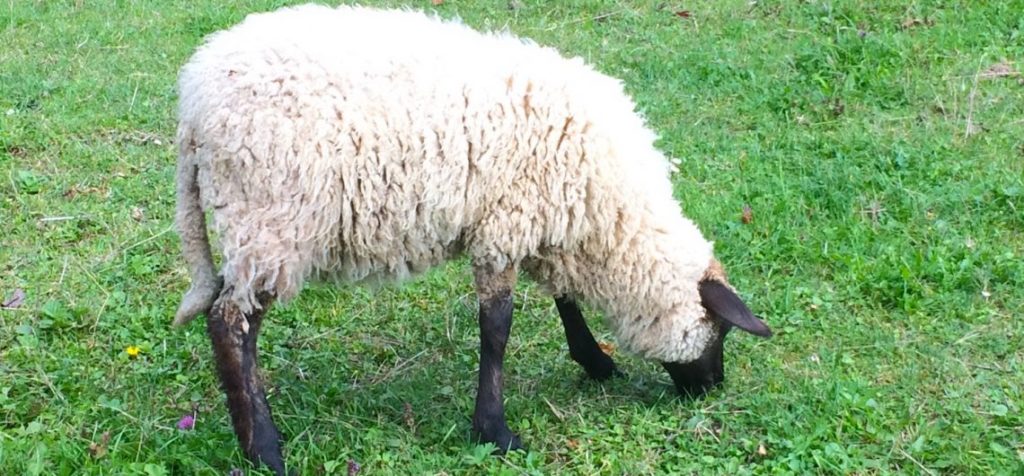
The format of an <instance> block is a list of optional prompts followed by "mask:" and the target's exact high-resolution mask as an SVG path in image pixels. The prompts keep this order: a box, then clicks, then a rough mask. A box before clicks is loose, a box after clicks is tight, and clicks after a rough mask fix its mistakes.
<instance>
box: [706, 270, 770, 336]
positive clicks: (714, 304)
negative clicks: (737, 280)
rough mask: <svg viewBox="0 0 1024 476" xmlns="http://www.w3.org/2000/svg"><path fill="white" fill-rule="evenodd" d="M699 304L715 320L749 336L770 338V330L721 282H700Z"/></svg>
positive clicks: (710, 280) (711, 280)
mask: <svg viewBox="0 0 1024 476" xmlns="http://www.w3.org/2000/svg"><path fill="white" fill-rule="evenodd" d="M698 290H699V292H700V303H701V304H702V305H703V306H704V308H706V309H707V310H709V311H711V314H712V315H714V316H715V317H716V318H717V319H720V320H722V321H725V322H728V323H729V324H732V325H734V326H736V327H739V328H740V329H743V330H745V331H747V332H749V333H751V334H754V335H758V336H761V337H771V335H772V330H771V329H769V328H768V325H767V324H765V323H764V322H762V321H761V320H760V319H758V318H757V316H755V315H754V313H752V312H750V309H749V308H748V307H747V305H746V304H743V301H742V300H740V298H739V296H737V295H736V293H734V292H732V289H729V286H726V285H725V284H723V283H722V282H721V281H717V280H714V279H708V280H704V281H701V282H700V285H699V286H698Z"/></svg>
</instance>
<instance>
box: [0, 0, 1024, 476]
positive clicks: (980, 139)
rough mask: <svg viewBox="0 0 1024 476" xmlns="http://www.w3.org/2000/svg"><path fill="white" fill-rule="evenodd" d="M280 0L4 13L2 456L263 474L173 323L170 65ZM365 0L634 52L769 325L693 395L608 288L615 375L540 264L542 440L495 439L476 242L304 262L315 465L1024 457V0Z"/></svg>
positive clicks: (605, 60)
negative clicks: (613, 310)
mask: <svg viewBox="0 0 1024 476" xmlns="http://www.w3.org/2000/svg"><path fill="white" fill-rule="evenodd" d="M287 3H294V2H285V1H280V0H239V1H234V2H217V1H211V0H197V1H184V0H173V1H171V0H167V1H164V0H96V1H82V0H76V1H71V0H61V1H57V0H8V1H7V2H3V4H2V5H0V45H2V46H0V226H2V230H0V300H3V302H4V303H3V306H4V308H3V309H0V474H27V475H40V474H59V475H70V474H140V475H149V476H157V475H170V474H227V473H228V472H229V471H230V470H232V469H233V468H238V469H240V470H241V471H242V472H244V473H245V474H269V473H268V472H267V471H266V470H265V469H257V468H253V467H252V466H251V465H250V464H249V463H248V462H247V461H246V460H245V459H244V458H243V456H242V454H241V451H240V450H239V449H238V445H237V443H236V440H235V437H234V435H233V433H232V431H231V425H230V420H229V418H228V414H227V411H226V408H225V405H224V398H223V395H222V393H221V390H220V389H219V388H218V384H217V382H216V380H215V378H214V374H213V364H212V358H211V352H210V348H209V343H208V340H207V338H206V335H205V328H204V326H203V324H202V323H201V322H193V323H192V325H190V326H188V327H186V328H183V329H175V330H172V329H171V328H170V326H169V324H170V321H171V317H172V315H173V312H174V309H175V308H176V306H177V304H178V300H179V298H180V296H181V294H182V293H183V292H184V290H185V289H186V288H187V287H188V276H187V272H186V269H185V265H184V262H183V261H182V260H181V258H180V256H179V248H178V239H177V237H176V235H175V233H174V231H173V229H172V226H171V225H172V218H173V208H174V194H173V190H174V184H173V180H174V161H175V150H174V146H173V140H174V127H175V119H174V115H175V101H176V97H175V94H176V93H175V78H176V74H177V70H178V68H179V67H180V66H181V65H182V64H183V63H184V61H185V60H186V59H187V58H188V56H189V55H190V54H191V52H192V51H193V50H194V48H195V47H196V46H197V45H199V44H200V42H201V41H202V38H203V36H204V35H206V34H208V33H211V32H213V31H216V30H219V29H222V28H225V27H228V26H230V25H232V24H234V23H236V22H238V21H240V20H241V19H242V18H244V16H245V15H246V14H247V13H249V12H254V11H263V10H269V9H272V8H275V7H277V6H280V5H284V4H287ZM364 3H365V4H373V5H390V6H395V5H405V6H411V7H414V8H421V9H425V10H430V11H436V12H438V13H439V14H440V15H441V16H444V17H453V16H456V15H458V16H460V17H461V18H462V19H463V20H464V21H465V22H466V23H468V24H470V25H473V26H476V27H480V28H484V29H500V28H506V27H507V28H508V29H510V30H511V31H513V32H515V33H517V34H519V35H522V36H526V37H530V38H533V39H535V40H536V41H538V42H539V43H542V44H545V45H551V46H554V47H557V48H558V49H560V50H561V51H562V52H564V53H565V54H566V55H571V56H581V57H583V58H585V59H586V60H587V61H588V62H590V63H592V64H594V65H596V67H597V68H598V69H599V70H601V71H603V72H605V73H607V74H610V75H613V76H616V77H619V78H621V79H622V80H623V81H624V83H625V84H626V88H627V90H628V91H629V92H630V93H631V94H632V95H633V96H634V97H635V99H636V101H637V104H638V108H639V109H640V110H641V111H642V112H643V113H644V115H645V116H646V118H647V120H648V122H649V124H650V126H651V127H652V128H653V129H655V130H656V131H658V133H659V134H660V137H661V138H660V140H659V143H658V145H659V147H660V148H661V149H662V150H663V151H665V153H666V154H667V155H668V156H670V157H672V158H674V159H675V160H676V161H677V163H678V170H677V171H676V172H675V173H674V176H673V180H674V183H675V184H676V196H677V197H678V198H679V200H680V202H681V203H682V206H683V209H684V210H685V212H686V214H687V215H688V216H689V217H691V218H692V219H693V220H694V221H695V222H697V223H698V224H699V225H700V226H701V228H702V229H703V231H704V232H705V234H706V235H707V236H708V237H709V238H710V239H712V240H714V241H715V242H716V250H717V254H718V257H719V258H720V259H721V260H722V261H723V262H724V263H725V264H726V266H727V268H728V269H729V271H730V276H731V280H732V283H733V284H734V285H735V286H736V288H737V289H739V290H740V291H741V295H742V296H743V297H744V298H745V299H746V300H747V302H748V303H749V304H750V306H751V308H752V309H754V311H755V312H756V313H758V314H759V315H761V316H763V317H764V319H765V320H766V321H767V322H768V323H769V324H770V325H771V326H772V327H773V329H774V330H775V332H776V335H775V337H774V338H772V339H770V340H762V339H758V338H755V337H753V336H749V335H745V334H741V333H735V334H734V335H731V336H730V338H729V339H728V340H727V343H726V383H725V385H724V386H723V387H721V388H719V389H717V390H715V391H714V392H712V393H711V394H709V395H708V396H707V398H704V399H702V400H696V401H685V400H680V399H679V398H677V397H676V395H675V393H674V391H673V389H672V387H671V384H670V382H669V379H668V376H667V375H666V374H664V372H663V371H662V370H661V368H660V367H659V366H657V365H655V364H652V363H650V362H645V361H642V360H640V359H637V358H634V357H631V356H628V355H623V354H622V353H621V352H615V351H614V340H613V339H612V337H611V336H610V335H609V334H608V332H607V328H606V327H604V326H603V325H602V324H601V323H600V319H601V318H600V316H599V315H597V313H595V312H593V311H590V312H588V313H587V315H588V318H589V320H590V322H591V324H592V327H593V328H594V330H595V333H597V334H598V339H599V340H601V341H603V342H607V343H608V349H609V351H610V352H613V353H614V357H615V358H616V360H617V363H618V365H619V367H620V368H621V369H622V370H623V371H624V372H625V374H626V376H625V377H622V378H617V379H613V380H611V381H609V382H606V383H595V382H592V381H589V380H587V379H586V378H585V377H584V374H583V371H582V370H581V369H580V368H579V367H578V366H576V364H574V363H573V362H572V361H571V360H570V359H569V358H568V353H567V349H566V345H565V342H564V335H563V333H562V329H561V327H560V325H559V323H558V317H557V313H556V310H555V307H554V305H553V301H552V300H551V299H550V298H549V297H547V296H544V295H542V294H541V293H540V291H539V290H538V289H537V288H536V287H535V286H533V285H532V284H530V283H529V282H526V281H525V280H523V281H522V282H521V284H520V287H519V288H518V289H517V290H516V294H515V300H516V317H515V323H514V325H513V330H512V337H511V340H510V342H509V350H508V357H507V360H506V369H507V371H506V393H505V395H506V408H507V412H508V420H509V424H510V425H511V426H512V427H513V429H515V430H516V431H518V432H519V434H520V435H521V436H522V437H523V440H524V442H525V443H526V444H527V445H528V447H529V450H528V451H525V452H515V453H512V454H509V455H507V456H503V457H498V456H490V451H491V449H492V448H490V447H488V446H481V445H476V444H474V443H473V442H472V441H471V440H470V438H469V429H470V420H469V416H470V414H471V412H472V405H473V395H474V393H475V389H476V377H475V375H476V366H477V359H478V345H479V343H478V340H477V325H476V298H475V295H474V293H473V289H472V277H471V274H470V271H469V269H468V267H467V266H466V263H465V261H459V262H454V263H452V264H450V265H449V266H446V267H444V268H441V269H438V270H435V271H433V272H431V273H429V274H427V275H425V276H423V277H421V278H420V279H418V280H416V281H413V282H410V283H408V284H406V285H404V286H401V287H386V288H382V289H376V290H373V289H365V288H358V287H341V288H339V287H333V286H325V285H313V286H310V287H309V288H307V289H306V290H305V291H304V293H303V294H302V295H301V296H300V297H299V298H298V299H296V300H295V301H293V302H292V303H291V304H289V305H288V306H283V307H276V308H274V310H273V311H272V312H271V313H270V315H269V318H268V321H267V323H266V325H265V326H264V330H263V332H262V334H261V352H262V353H261V359H262V366H263V368H264V370H265V375H266V377H267V379H268V383H269V399H270V402H271V404H272V406H273V408H274V411H275V418H276V420H277V423H278V425H279V427H280V428H281V430H282V431H283V433H284V435H285V449H286V457H287V460H288V462H289V464H290V465H291V466H293V467H295V469H297V470H299V471H300V472H301V473H302V474H354V472H358V474H698V473H699V474H851V473H856V474H892V473H899V474H1024V350H1022V348H1021V341H1022V339H1024V319H1022V311H1024V292H1022V289H1024V75H1022V73H1021V71H1024V1H1022V0H1008V1H991V2H971V1H951V2H946V1H932V0H920V1H894V0H883V1H878V2H857V1H852V0H835V1H818V0H778V1H756V0H755V1H748V0H723V1H718V2H715V1H710V0H701V1H698V0H692V1H678V0H634V1H626V0H567V1H561V2H543V1H537V0H487V1H460V0H444V1H443V2H441V1H436V0H435V1H429V0H417V1H411V0H410V1H366V2H364ZM410 41H415V38H410ZM186 416H189V417H194V424H193V425H188V424H187V422H184V421H182V419H183V417H186ZM179 424H180V425H181V426H183V427H185V428H184V429H181V428H179ZM356 465H358V467H359V470H358V471H356Z"/></svg>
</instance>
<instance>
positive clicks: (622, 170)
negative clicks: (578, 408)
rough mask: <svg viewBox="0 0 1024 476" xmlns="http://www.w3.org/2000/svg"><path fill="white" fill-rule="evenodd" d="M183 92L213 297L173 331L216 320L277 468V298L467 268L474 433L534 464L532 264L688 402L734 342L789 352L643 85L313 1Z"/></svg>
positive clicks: (255, 446)
mask: <svg viewBox="0 0 1024 476" xmlns="http://www.w3.org/2000/svg"><path fill="white" fill-rule="evenodd" d="M178 86H179V109H178V133H177V138H176V143H177V146H178V152H179V154H178V165H177V189H176V192H177V212H176V217H175V222H176V228H177V231H178V234H179V236H180V238H181V246H182V254H183V256H184V258H185V261H186V262H187V264H188V268H189V273H190V275H191V278H192V286H191V288H190V289H189V290H188V291H187V292H186V294H185V296H184V297H183V299H182V302H181V305H180V307H179V309H178V311H177V313H176V315H175V319H174V323H175V324H176V325H183V324H185V323H187V322H189V321H190V320H191V319H193V318H195V317H196V316H197V315H200V314H206V321H207V331H208V334H209V336H210V339H211V342H212V346H213V351H214V356H215V360H216V367H217V372H218V374H219V377H220V381H221V384H222V386H223V388H224V389H225V392H226V394H227V404H228V409H229V412H230V414H231V419H232V424H233V426H234V429H235V433H236V435H237V436H238V440H239V443H240V444H241V446H242V448H243V450H244V453H245V454H246V456H247V457H248V458H250V459H251V460H252V461H254V462H256V463H260V462H262V463H263V464H266V465H267V466H269V467H270V468H271V469H272V470H273V471H275V473H277V474H283V473H284V471H285V469H284V468H285V465H284V460H283V458H282V455H281V444H280V441H279V440H280V436H279V433H278V431H277V428H276V427H275V426H274V423H273V420H272V417H271V411H270V406H269V404H268V402H267V400H266V397H265V394H264V390H263V383H262V381H261V379H260V377H259V373H258V365H257V349H256V340H257V335H258V334H259V330H260V326H261V325H262V322H263V317H264V315H265V313H266V312H267V309H268V308H269V307H270V305H271V304H272V303H273V302H275V301H281V302H283V301H287V300H289V299H292V298H294V297H295V296H296V295H297V294H298V293H299V291H300V289H301V287H302V285H303V283H305V282H307V281H308V280H310V279H314V278H315V279H326V280H333V281H336V282H339V283H360V282H382V281H383V282H388V281H400V280H403V279H406V278H409V277H411V276H415V275H417V274H419V273H421V272H423V271H425V270H427V269H429V268H431V267H433V266H435V265H438V264H440V263H443V262H445V261H446V260H449V259H452V258H454V257H457V256H468V257H469V258H470V261H471V263H472V268H473V273H474V281H475V286H476V292H477V297H478V300H479V327H480V369H479V387H478V393H477V397H476V403H475V408H474V412H473V418H472V430H473V434H474V435H475V437H476V438H477V439H478V440H479V441H482V442H491V443H494V444H495V445H496V446H497V447H498V448H499V449H500V450H502V451H509V450H514V449H519V448H521V447H522V443H521V441H520V439H519V437H518V436H517V435H515V434H514V433H513V432H512V431H511V430H510V429H509V427H508V425H507V423H506V421H505V416H504V407H503V403H502V402H503V398H502V376H503V359H504V353H505V345H506V342H507V340H508V337H509V331H510V327H511V323H512V299H513V293H512V290H513V287H514V285H515V282H516V279H517V275H518V274H519V272H520V271H522V272H523V273H524V274H526V275H528V276H529V277H530V278H532V279H533V281H535V282H537V283H539V285H540V286H541V287H542V288H543V289H544V290H545V291H546V292H547V293H549V294H550V295H551V296H553V297H554V300H555V304H556V308H557V311H558V313H559V315H560V317H561V321H562V324H563V327H564V329H565V334H566V340H567V342H568V347H569V355H570V357H571V358H572V359H573V360H574V361H576V362H578V363H579V364H580V365H581V366H582V367H583V369H584V371H585V372H586V373H587V374H588V375H589V376H590V377H592V378H594V379H598V380H603V379H607V378H609V377H611V376H613V375H616V374H618V373H619V372H618V370H617V368H616V366H615V363H614V362H613V361H612V359H611V358H610V357H609V356H608V355H606V354H605V353H604V352H602V351H601V350H600V348H599V347H598V345H597V343H596V341H595V340H594V337H593V335H592V334H591V332H590V329H589V328H588V326H587V324H586V322H585V320H584V318H583V315H582V312H581V310H580V308H579V303H580V302H582V301H586V302H588V303H591V304H593V305H594V306H595V307H596V308H597V309H599V310H601V311H602V312H603V313H604V315H605V316H606V321H607V323H608V325H609V326H610V328H611V329H612V331H613V333H614V334H615V336H616V339H617V341H618V343H619V346H620V347H621V348H623V349H624V350H627V351H629V352H631V353H633V354H637V355H639V356H642V357H645V358H648V359H653V360H656V361H658V362H661V363H662V364H663V365H664V367H665V368H666V369H667V371H668V373H669V375H670V377H671V379H672V381H673V383H674V384H675V386H676V388H677V390H678V391H679V392H680V393H682V394H686V395H692V396H698V395H701V394H703V393H704V392H706V391H707V390H708V389H710V388H711V387H713V386H715V385H717V384H719V383H720V382H722V380H723V378H724V374H723V370H722V342H723V339H724V338H725V335H726V333H727V332H728V331H729V330H730V329H731V328H733V327H738V328H740V329H742V330H744V331H747V332H750V333H752V334H755V335H759V336H765V337H767V336H769V335H771V331H770V330H769V328H768V326H767V325H765V324H764V323H763V322H762V321H761V320H760V319H758V318H757V317H755V316H754V315H753V314H752V313H751V312H750V310H749V309H748V308H747V306H746V305H745V304H744V303H743V302H742V301H741V300H740V298H739V297H737V295H736V293H735V291H734V290H733V288H732V287H731V286H730V285H729V284H728V281H727V279H726V275H725V272H724V270H723V268H722V267H721V265H720V264H719V263H718V262H717V261H716V260H715V258H714V257H713V253H712V244H711V243H710V242H709V241H707V240H706V239H705V238H704V237H703V236H702V234H701V232H700V231H699V229H698V228H697V226H696V225H695V224H694V223H693V222H691V221H690V220H689V219H687V218H685V217H684V216H683V214H682V211H681V208H680V205H679V203H678V202H677V201H676V200H675V199H674V198H673V196H672V185H671V183H670V180H669V172H670V168H669V165H668V161H667V160H666V159H665V157H664V155H662V154H661V153H660V152H659V151H658V150H657V149H656V148H655V146H654V141H655V135H654V133H653V132H652V131H651V130H650V129H649V128H648V127H647V126H646V125H645V124H644V120H643V118H642V117H641V116H640V115H639V114H638V113H637V112H636V111H635V109H636V108H635V105H634V103H633V101H632V100H631V99H630V98H629V96H627V95H626V93H625V91H624V89H623V86H622V84H621V82H620V81H618V80H616V79H613V78H611V77H608V76H606V75H603V74H601V73H599V72H597V71H596V70H594V69H593V68H592V67H590V66H588V65H586V64H585V63H584V62H583V61H582V60H581V59H579V58H573V59H566V58H564V57H563V56H561V55H560V54H559V53H558V52H557V51H555V50H554V49H551V48H546V47H541V46H538V45H536V44H535V43H532V42H530V41H528V40H522V39H519V38H517V37H515V36H513V35H511V34H509V33H507V32H499V33H480V32H477V31H475V30H473V29H471V28H469V27H467V26H465V25H464V24H462V23H460V22H459V21H457V20H455V21H452V20H442V19H439V18H437V17H434V16H430V15H427V14H424V13H421V12H415V11H409V10H401V11H399V10H378V9H372V8H366V7H351V6H341V7H337V8H331V7H325V6H318V5H304V6H299V7H290V8H283V9H280V10H276V11H273V12H269V13H261V14H253V15H250V16H248V17H247V18H246V19H245V20H243V21H242V22H241V23H240V24H238V25H236V26H234V27H231V28H229V29H227V30H224V31H221V32H217V33H215V34H213V35H211V36H210V37H208V38H207V39H206V41H205V43H204V44H203V45H202V46H201V47H199V48H198V50H197V51H196V52H195V53H194V55H193V56H192V57H191V58H190V59H189V60H188V62H187V63H186V64H185V65H184V66H183V68H182V70H181V73H180V77H179V84H178ZM207 212H209V214H210V216H211V217H212V226H211V227H210V228H212V229H213V231H214V232H215V233H216V235H217V236H218V237H219V243H218V246H219V249H220V251H221V252H222V264H221V266H220V268H219V270H218V269H217V268H216V267H215V265H214V262H213V256H212V251H211V248H212V247H211V244H210V241H209V238H208V227H207V222H206V213H207Z"/></svg>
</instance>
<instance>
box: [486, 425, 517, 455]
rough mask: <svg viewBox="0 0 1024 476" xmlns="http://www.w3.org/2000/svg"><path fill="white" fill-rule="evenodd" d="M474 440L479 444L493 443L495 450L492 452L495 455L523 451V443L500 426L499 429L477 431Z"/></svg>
mask: <svg viewBox="0 0 1024 476" xmlns="http://www.w3.org/2000/svg"><path fill="white" fill-rule="evenodd" d="M474 433H476V440H477V441H478V442H480V443H494V446H496V447H497V449H495V450H494V452H495V454H505V453H508V452H510V451H516V450H524V449H526V448H524V447H523V442H522V441H521V440H520V439H519V437H518V436H516V434H515V433H512V430H509V429H508V427H507V426H505V425H502V427H501V428H497V429H493V430H477V431H474Z"/></svg>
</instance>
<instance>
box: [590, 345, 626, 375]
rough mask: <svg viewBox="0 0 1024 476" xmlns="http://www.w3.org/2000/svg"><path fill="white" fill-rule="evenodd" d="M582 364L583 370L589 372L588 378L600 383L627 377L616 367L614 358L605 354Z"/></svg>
mask: <svg viewBox="0 0 1024 476" xmlns="http://www.w3.org/2000/svg"><path fill="white" fill-rule="evenodd" d="M581 364H583V370H585V371H586V372H587V376H589V377H590V378H592V379H594V380H597V381H598V382H603V381H605V380H608V379H610V378H612V377H625V376H626V374H624V373H622V371H621V370H619V368H618V367H616V366H615V362H614V361H613V360H612V358H611V357H609V356H608V355H607V354H605V353H603V352H602V353H600V354H599V355H597V356H595V357H593V358H591V359H587V360H586V361H584V362H581Z"/></svg>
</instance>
